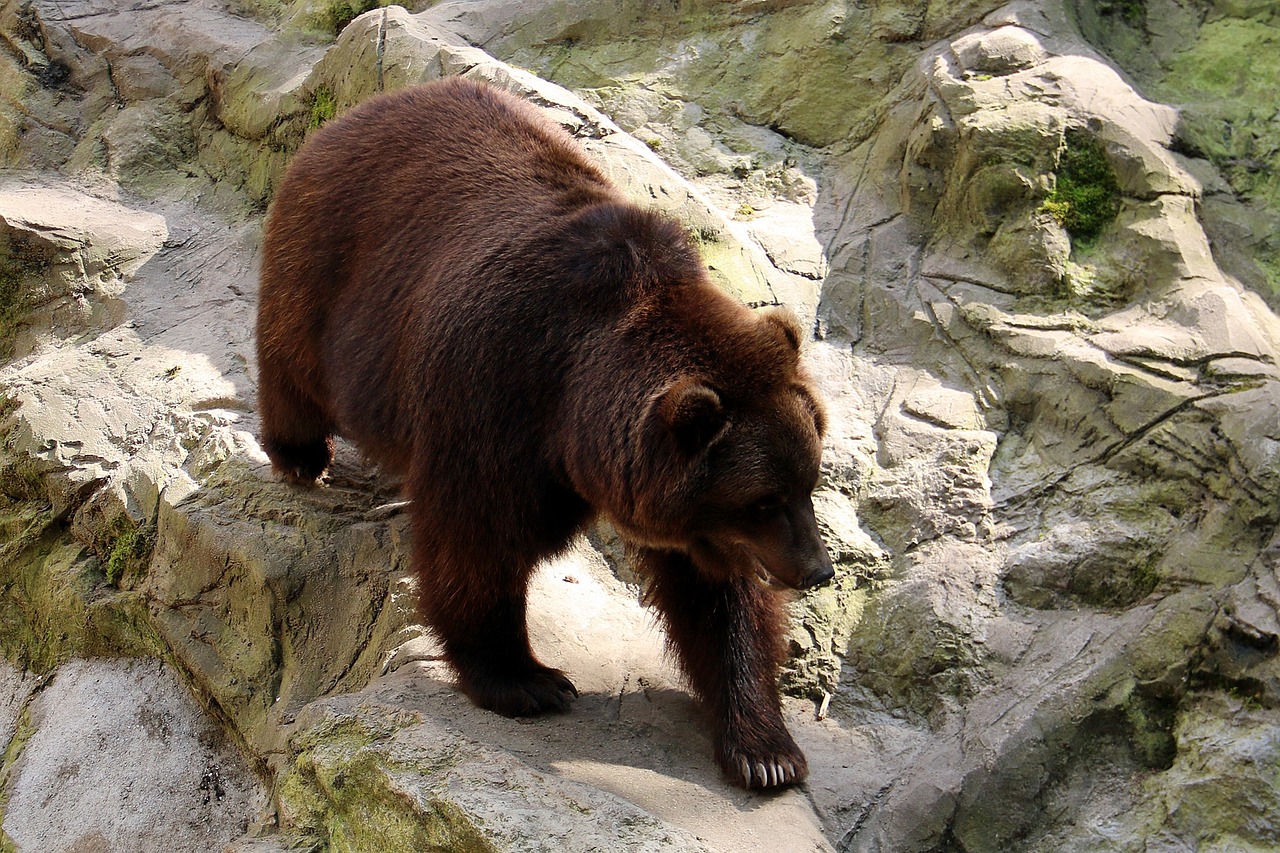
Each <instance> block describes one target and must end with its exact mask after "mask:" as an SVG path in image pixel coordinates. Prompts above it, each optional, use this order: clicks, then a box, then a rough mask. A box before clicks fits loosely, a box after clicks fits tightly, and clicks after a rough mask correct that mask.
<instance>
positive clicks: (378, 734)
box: [280, 715, 495, 853]
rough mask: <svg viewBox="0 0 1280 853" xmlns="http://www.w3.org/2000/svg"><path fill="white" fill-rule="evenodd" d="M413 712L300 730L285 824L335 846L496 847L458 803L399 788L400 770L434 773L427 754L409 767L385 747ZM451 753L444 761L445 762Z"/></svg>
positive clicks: (480, 851)
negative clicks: (427, 765) (426, 760)
mask: <svg viewBox="0 0 1280 853" xmlns="http://www.w3.org/2000/svg"><path fill="white" fill-rule="evenodd" d="M413 719H414V718H412V717H411V715H402V716H398V717H395V718H389V719H384V720H379V721H375V722H374V724H373V725H372V727H371V726H370V725H369V722H370V721H369V720H367V719H353V718H349V717H348V718H340V719H337V720H330V721H327V722H326V723H323V724H321V726H319V727H317V728H316V729H313V730H311V731H308V732H305V733H303V734H302V735H300V736H299V737H298V738H295V740H294V741H293V743H292V744H291V745H292V746H293V748H294V749H298V750H299V752H298V754H297V758H296V759H295V761H294V764H293V767H292V768H291V770H290V771H289V773H288V775H287V776H286V777H285V779H284V780H283V782H282V783H281V785H280V802H281V813H282V816H283V818H284V823H285V830H286V831H293V832H300V833H302V834H303V835H305V836H306V837H307V838H309V839H311V840H312V841H315V842H318V843H320V844H322V845H323V846H325V847H327V848H328V849H330V850H334V851H369V853H375V851H376V853H400V851H404V853H410V851H417V850H449V851H458V853H493V851H494V850H495V848H494V846H493V845H492V844H491V843H489V841H487V840H486V839H485V837H484V835H483V834H482V832H481V831H480V830H479V828H478V827H476V826H475V824H474V823H473V822H472V820H471V819H470V818H469V817H468V816H467V815H466V814H465V813H463V812H462V811H461V810H459V809H458V808H457V807H456V806H454V805H453V804H451V803H449V802H447V801H444V800H440V799H436V798H431V799H429V800H427V801H425V802H424V801H423V800H422V799H420V798H418V797H415V796H413V795H411V794H409V793H407V792H405V791H403V790H401V789H400V788H399V786H398V785H397V784H396V781H395V779H396V777H397V776H398V775H399V774H400V773H408V774H410V775H415V776H416V775H418V774H421V773H423V772H428V773H430V772H431V771H430V770H429V769H425V768H424V766H423V764H422V763H421V762H415V763H414V764H413V766H412V767H411V768H402V767H400V766H398V765H397V764H396V762H395V761H393V760H392V759H390V758H389V757H388V756H387V754H386V753H385V751H384V750H383V749H382V748H381V747H380V743H381V741H383V740H384V739H385V738H388V737H390V736H391V734H393V733H394V731H395V730H396V729H398V728H400V727H403V726H404V725H407V724H409V723H411V722H413ZM447 764H448V762H447V761H445V762H444V765H442V766H441V767H440V768H439V769H444V767H445V765H447Z"/></svg>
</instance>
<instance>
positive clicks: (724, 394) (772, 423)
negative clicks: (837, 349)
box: [621, 310, 833, 589]
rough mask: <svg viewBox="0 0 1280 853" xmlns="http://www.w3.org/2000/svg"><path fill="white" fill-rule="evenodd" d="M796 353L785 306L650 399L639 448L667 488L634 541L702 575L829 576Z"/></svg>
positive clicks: (818, 432)
mask: <svg viewBox="0 0 1280 853" xmlns="http://www.w3.org/2000/svg"><path fill="white" fill-rule="evenodd" d="M799 348H800V336H799V333H798V330H797V328H796V323H795V319H794V317H793V316H792V315H791V314H790V313H789V312H786V311H780V310H771V311H766V312H763V313H762V314H758V315H750V321H749V323H748V324H746V325H745V326H742V327H740V328H739V329H737V330H736V331H735V332H734V333H733V334H731V335H729V336H727V337H725V338H723V339H722V340H721V341H720V342H719V345H718V346H716V347H715V349H717V350H718V352H716V353H714V354H713V357H712V358H708V359H705V360H703V362H702V366H701V367H702V369H695V370H691V371H689V372H687V373H685V374H684V375H682V376H679V377H677V378H675V379H674V380H672V381H669V382H667V383H665V384H664V386H663V387H661V388H660V389H659V390H658V391H657V392H656V393H655V394H654V395H653V396H652V398H651V400H650V403H649V409H648V411H647V413H646V415H645V421H646V424H647V429H646V430H645V432H646V433H647V435H648V439H649V441H648V442H647V443H648V444H649V445H650V448H651V449H650V451H649V452H650V454H654V455H657V456H659V457H662V458H665V459H666V460H667V464H666V465H663V466H662V470H661V473H659V474H658V478H657V479H658V480H659V481H661V482H663V484H664V485H665V488H662V489H660V490H655V489H646V490H642V491H644V492H647V493H648V494H645V495H643V496H642V497H643V498H647V499H642V500H640V501H637V503H636V504H635V516H636V517H635V522H638V526H639V528H640V530H641V532H642V534H644V535H642V536H641V537H640V538H641V539H648V540H650V541H649V542H648V543H645V542H643V541H642V542H641V544H652V545H657V546H659V547H668V548H675V549H678V550H682V551H685V552H686V553H688V554H689V555H690V557H691V558H692V560H693V563H694V565H695V566H697V567H698V570H699V571H701V572H703V573H704V574H706V575H708V576H709V577H717V578H726V577H728V576H731V575H734V574H741V573H744V572H752V571H754V572H755V573H757V574H758V575H760V576H761V577H762V578H763V579H765V580H768V581H770V582H772V583H774V584H778V585H785V586H787V587H791V588H793V589H807V588H809V587H812V586H816V585H819V584H822V583H825V582H826V581H828V580H830V579H831V577H832V575H833V569H832V565H831V558H830V557H829V556H828V554H827V549H826V546H825V545H824V544H823V542H822V538H821V535H820V533H819V531H818V523H817V519H816V517H815V515H814V510H813V500H812V493H813V489H814V487H815V486H816V485H817V483H818V473H819V465H820V461H821V455H822V434H823V430H824V426H825V418H824V415H823V411H822V407H821V406H820V404H819V403H818V401H817V399H816V398H815V396H814V394H813V392H812V390H811V388H810V383H809V381H808V379H807V378H806V377H805V375H804V373H803V372H802V370H801V368H800V365H799ZM621 526H623V527H624V534H625V533H626V529H625V528H627V527H633V525H632V524H625V525H621Z"/></svg>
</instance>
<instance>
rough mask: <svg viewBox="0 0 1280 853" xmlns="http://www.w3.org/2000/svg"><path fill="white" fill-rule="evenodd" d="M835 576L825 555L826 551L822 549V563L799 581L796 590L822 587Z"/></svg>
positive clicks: (834, 571) (828, 558) (833, 568)
mask: <svg viewBox="0 0 1280 853" xmlns="http://www.w3.org/2000/svg"><path fill="white" fill-rule="evenodd" d="M835 576H836V569H835V566H833V565H831V557H830V556H828V554H827V549H826V548H823V549H822V562H821V564H819V565H818V566H817V567H815V568H814V569H813V571H811V572H809V574H808V575H806V576H805V577H804V579H803V580H801V581H800V586H798V587H796V588H797V589H813V588H814V587H815V586H823V585H825V584H827V583H829V582H830V581H831V579H832V578H833V577H835Z"/></svg>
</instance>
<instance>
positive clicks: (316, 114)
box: [307, 86, 338, 130]
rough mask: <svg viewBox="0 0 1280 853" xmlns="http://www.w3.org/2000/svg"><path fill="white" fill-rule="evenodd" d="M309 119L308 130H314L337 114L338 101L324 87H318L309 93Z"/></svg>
mask: <svg viewBox="0 0 1280 853" xmlns="http://www.w3.org/2000/svg"><path fill="white" fill-rule="evenodd" d="M310 110H311V117H310V119H309V120H308V122H307V129H308V130H315V129H316V128H318V127H320V126H321V125H323V124H324V123H325V122H327V121H329V120H330V119H331V118H333V117H334V116H335V115H337V114H338V101H337V99H336V98H334V96H333V92H330V91H329V90H328V89H327V88H325V87H324V86H319V87H317V88H316V90H315V91H314V92H312V93H311V107H310Z"/></svg>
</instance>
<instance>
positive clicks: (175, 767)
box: [4, 660, 266, 853]
mask: <svg viewBox="0 0 1280 853" xmlns="http://www.w3.org/2000/svg"><path fill="white" fill-rule="evenodd" d="M28 714H29V718H28V720H27V722H26V725H27V726H28V727H29V729H28V731H26V732H25V733H24V736H25V741H24V742H23V743H22V746H21V752H20V753H19V754H18V755H17V757H16V759H15V760H13V761H12V762H11V763H9V764H8V765H7V766H6V768H5V771H6V772H5V777H6V780H7V781H6V789H5V791H6V800H7V802H6V806H5V813H4V832H5V834H6V835H7V837H8V840H9V841H11V842H12V843H13V845H14V847H15V849H17V850H24V851H25V850H32V851H35V850H40V851H51V853H62V851H72V850H85V849H93V850H102V851H120V853H124V852H125V851H130V853H133V851H137V853H147V851H162V850H172V849H173V848H174V846H175V845H177V846H179V847H181V848H183V849H188V850H217V849H219V848H220V847H221V846H222V845H224V844H226V843H227V842H229V841H231V840H232V839H234V838H238V837H239V836H241V835H242V834H243V833H244V831H245V828H246V824H247V821H248V819H249V817H250V816H251V815H253V814H254V813H255V812H256V811H257V810H258V809H261V808H263V807H264V806H265V805H266V796H265V792H264V791H263V790H262V787H261V784H260V783H259V781H258V780H257V778H255V777H254V775H253V773H252V772H251V771H250V770H249V768H248V766H247V765H246V764H245V762H244V760H243V758H242V757H241V756H240V754H239V753H238V752H236V750H235V749H234V748H233V747H231V746H230V745H229V744H228V743H227V741H226V739H225V736H224V734H223V733H222V732H221V731H220V730H218V728H217V727H216V726H215V725H214V724H213V722H212V721H211V720H209V719H208V718H207V717H206V716H205V715H204V713H203V712H202V711H201V709H200V708H199V706H197V705H196V704H195V702H193V701H192V698H191V695H190V694H189V693H188V692H187V690H186V688H185V687H184V686H183V685H182V683H181V682H179V681H178V679H177V677H176V676H175V675H174V673H173V671H172V670H171V669H169V668H168V667H166V666H164V665H162V664H160V663H159V662H158V661H149V660H134V661H123V660H117V661H112V660H77V661H72V662H71V663H68V664H65V665H64V666H62V667H61V668H59V669H58V671H57V672H56V673H55V674H54V676H53V678H52V681H51V683H49V684H47V685H46V686H45V687H44V689H43V690H42V691H41V692H40V694H39V695H38V696H37V697H35V698H34V699H33V700H32V701H31V704H30V707H29V709H28Z"/></svg>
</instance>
